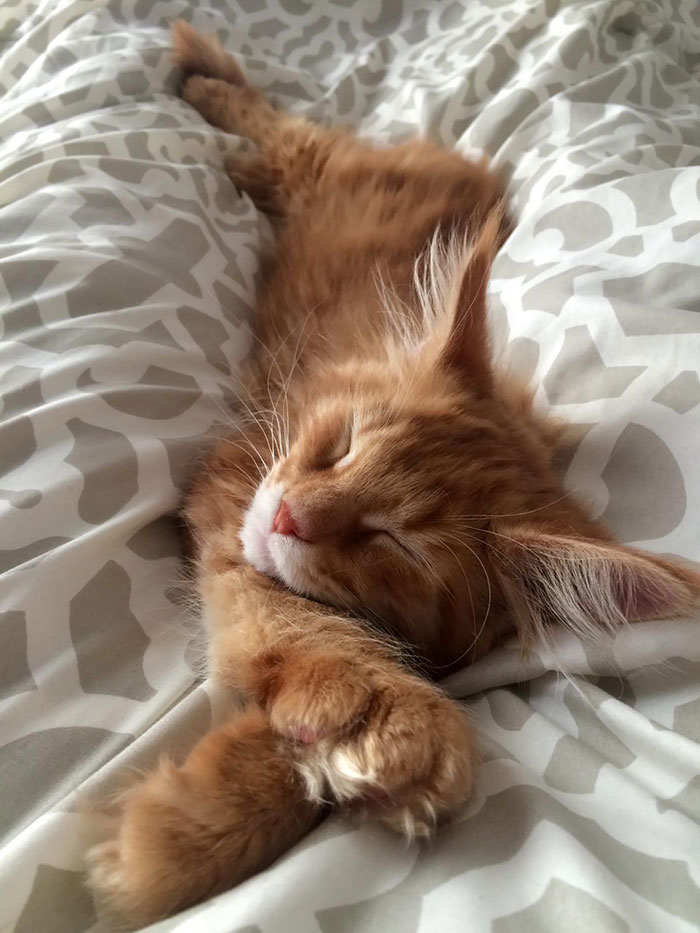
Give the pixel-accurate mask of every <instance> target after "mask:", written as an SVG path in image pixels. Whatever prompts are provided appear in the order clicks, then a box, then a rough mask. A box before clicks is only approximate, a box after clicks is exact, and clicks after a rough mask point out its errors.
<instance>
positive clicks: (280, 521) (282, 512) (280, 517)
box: [272, 499, 299, 538]
mask: <svg viewBox="0 0 700 933" xmlns="http://www.w3.org/2000/svg"><path fill="white" fill-rule="evenodd" d="M272 530H273V531H276V532H277V534H278V535H292V536H293V537H295V538H298V537H299V531H298V529H297V526H296V523H295V521H294V519H293V518H292V512H291V509H290V508H289V506H288V505H287V503H286V502H285V501H284V499H282V501H281V502H280V507H279V509H278V510H277V515H275V519H274V521H273V522H272Z"/></svg>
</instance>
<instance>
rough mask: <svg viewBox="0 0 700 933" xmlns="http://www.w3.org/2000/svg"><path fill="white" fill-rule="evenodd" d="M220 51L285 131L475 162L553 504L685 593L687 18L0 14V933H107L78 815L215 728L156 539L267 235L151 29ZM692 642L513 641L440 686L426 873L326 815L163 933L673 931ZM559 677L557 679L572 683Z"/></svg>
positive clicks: (693, 884) (223, 386)
mask: <svg viewBox="0 0 700 933" xmlns="http://www.w3.org/2000/svg"><path fill="white" fill-rule="evenodd" d="M179 16H181V17H184V18H186V19H189V20H191V21H192V22H193V23H194V24H195V25H196V26H198V27H199V28H201V29H204V30H206V31H210V32H216V33H217V34H218V35H219V36H220V38H222V40H224V41H225V43H226V45H227V46H228V47H229V48H230V49H231V50H232V51H234V52H236V53H237V54H238V55H239V56H240V58H241V60H242V62H243V64H244V65H245V68H246V70H247V72H248V74H249V75H250V77H251V79H252V80H253V81H254V82H255V83H257V84H259V85H260V86H261V87H263V88H264V89H266V90H267V91H268V92H269V93H270V94H272V95H273V96H274V97H275V98H276V99H277V100H279V101H280V102H281V103H283V104H284V105H285V106H288V107H290V108H291V109H293V110H295V111H297V112H299V113H304V114H308V115H310V116H313V117H314V118H318V119H321V120H323V121H328V122H329V123H338V122H340V123H347V124H351V125H354V126H356V127H358V128H359V129H360V131H361V132H363V133H366V134H367V135H370V136H372V137H374V138H377V139H380V140H384V141H398V140H401V139H404V138H406V137H408V136H410V135H411V134H414V133H416V132H419V133H423V134H426V135H428V136H430V137H432V138H435V139H439V140H441V141H442V142H443V143H445V144H446V145H449V146H456V147H458V148H459V149H460V150H461V151H462V152H464V153H466V154H480V153H482V152H487V153H488V154H490V155H491V156H492V157H493V159H494V160H495V162H496V163H497V164H498V165H499V166H501V167H503V169H504V171H505V172H506V175H507V177H508V178H509V179H510V181H509V185H510V191H511V193H512V198H513V208H514V213H515V215H516V216H517V218H518V223H517V227H516V229H515V232H514V233H513V235H512V236H511V237H510V239H509V240H508V242H507V244H506V246H505V247H504V249H503V251H502V253H501V254H500V255H499V257H498V259H497V262H496V265H495V269H494V273H493V279H492V284H491V314H492V320H493V329H494V332H495V334H496V337H497V339H498V340H499V341H500V342H501V344H502V345H503V348H504V349H503V353H504V355H505V358H506V360H507V361H508V363H509V365H511V366H513V367H514V368H515V369H517V370H518V371H519V372H522V373H523V374H526V375H530V376H532V377H533V378H534V380H535V382H536V384H537V386H538V389H537V397H538V400H539V401H540V402H541V403H542V404H543V405H548V406H551V407H552V408H553V409H554V411H555V412H557V413H558V414H560V415H562V416H564V417H566V418H568V419H570V420H571V421H572V422H573V423H574V424H575V425H576V431H577V444H576V447H575V450H574V451H573V453H572V456H571V458H570V460H569V462H568V463H567V464H566V468H567V471H568V472H567V484H568V486H569V487H570V488H572V489H575V490H576V491H577V492H579V494H581V495H583V496H585V497H587V498H588V500H589V501H591V502H592V503H593V504H594V508H595V511H596V513H597V514H598V515H600V516H602V517H603V519H604V520H605V521H606V522H607V523H608V524H609V525H610V526H611V527H612V528H613V529H614V530H615V531H616V533H617V534H618V535H619V537H620V538H621V539H622V540H624V541H627V542H632V543H635V544H639V545H640V546H642V547H644V548H648V549H649V550H652V551H656V552H660V553H666V554H672V555H678V556H681V557H684V558H686V559H687V560H690V561H696V562H697V561H700V535H699V534H698V520H699V516H700V471H699V470H698V462H699V461H700V378H699V377H700V82H699V81H698V78H700V8H698V6H697V3H696V2H695V0H568V2H567V0H529V2H528V3H522V2H519V0H435V2H432V3H430V4H426V3H423V2H420V0H401V2H399V0H396V2H391V3H389V2H388V0H387V2H385V3H380V2H378V0H362V2H358V3H350V2H347V0H325V2H318V3H314V2H311V0H202V2H200V3H196V4H195V3H188V2H184V0H170V2H167V3H166V2H164V0H154V2H146V0H3V3H2V6H0V88H1V90H2V96H1V97H0V332H1V334H2V338H1V340H0V387H1V388H0V565H1V569H2V576H0V635H1V637H2V648H1V650H0V668H1V670H2V673H1V675H0V800H1V801H2V803H1V805H0V833H1V836H2V838H1V845H2V848H1V849H0V929H2V930H8V931H15V933H43V931H51V933H84V931H88V930H94V931H96V930H98V929H100V927H99V926H98V925H97V920H96V917H95V914H94V911H93V907H92V904H91V901H90V898H89V896H88V895H87V893H86V891H85V888H84V885H83V882H84V875H83V870H84V863H83V859H84V854H85V851H86V849H87V848H88V847H89V846H90V845H92V844H94V843H96V842H98V841H100V840H101V839H102V838H104V836H105V834H106V833H107V832H108V825H107V822H106V819H105V817H104V816H103V815H102V814H101V813H100V812H97V811H96V810H95V809H94V806H93V805H94V803H95V802H96V801H99V800H100V799H102V798H103V796H104V795H105V794H109V793H112V792H113V791H114V790H115V789H116V788H118V787H119V786H120V782H123V780H124V775H125V774H128V773H129V772H130V770H132V769H135V768H136V769H138V768H142V767H147V766H148V765H149V764H151V763H153V762H154V761H155V760H156V759H157V758H158V756H160V755H161V754H163V753H165V752H167V753H171V754H174V755H175V756H178V755H181V754H183V753H184V752H185V751H186V750H187V749H188V748H189V747H190V746H191V744H193V742H194V741H195V739H196V738H197V737H199V736H200V735H201V734H202V733H203V732H204V731H205V730H206V729H207V728H208V727H209V725H210V724H211V723H212V721H214V720H216V718H217V717H218V716H220V715H221V713H222V710H223V709H225V707H226V704H227V703H228V702H229V700H228V698H226V697H223V696H221V695H220V694H219V693H217V691H216V690H215V689H214V688H213V687H212V686H211V684H209V683H208V682H206V681H203V680H202V678H201V676H200V675H199V665H200V662H199V658H200V656H201V650H200V648H199V646H198V641H199V639H198V632H197V624H196V619H195V618H194V616H193V613H192V612H191V611H190V610H188V608H187V607H186V604H183V602H182V600H181V598H180V597H179V593H178V591H179V577H178V560H177V555H178V546H177V536H176V530H175V524H174V520H173V513H174V509H175V507H176V504H177V501H178V490H179V489H180V488H181V485H182V483H183V481H184V478H185V476H186V475H187V471H188V469H189V468H191V464H192V461H193V458H194V457H195V455H196V452H197V451H198V449H199V448H200V447H201V444H202V439H203V438H205V437H207V436H211V434H212V433H214V432H216V431H218V430H220V429H221V426H222V425H226V424H227V423H229V421H230V419H231V418H232V417H235V416H234V415H232V413H231V405H232V404H233V401H234V396H233V391H232V383H233V377H234V375H235V371H236V367H237V365H238V363H239V361H240V360H241V359H242V358H243V356H244V355H245V353H246V352H247V350H248V348H249V345H250V338H249V336H248V333H249V331H248V325H249V322H250V321H251V319H252V315H253V295H254V280H255V273H256V268H257V262H258V257H259V255H260V250H261V248H262V247H263V245H264V243H265V241H266V238H267V237H268V236H269V228H268V223H267V221H266V218H265V217H264V216H263V215H261V214H259V213H258V212H257V211H256V209H255V208H254V207H253V205H252V203H251V202H250V200H249V199H248V198H247V197H246V196H243V195H240V194H239V193H238V192H237V191H236V190H235V189H234V188H233V187H232V186H231V185H230V184H229V183H228V181H227V180H226V178H225V176H224V173H223V171H222V154H223V153H224V151H225V150H226V148H227V147H230V146H235V145H237V144H238V142H237V140H236V139H235V138H228V139H227V138H225V137H224V135H223V134H222V133H220V132H219V131H217V130H215V129H213V128H212V127H210V126H208V125H206V124H205V123H204V122H203V121H202V119H201V118H200V117H199V116H198V115H197V114H196V113H195V112H194V111H192V110H191V109H190V108H189V107H188V106H187V105H186V104H184V103H183V102H182V101H180V100H179V99H178V98H177V96H176V75H175V73H174V71H173V69H172V67H171V65H170V62H169V59H168V54H167V46H168V42H169V36H168V27H169V24H170V22H171V21H172V20H174V19H175V18H177V17H179ZM699 635H700V631H699V627H698V621H697V619H695V620H693V619H679V620H674V621H672V622H669V621H659V622H650V623H645V624H643V625H637V626H634V627H630V628H629V629H626V630H624V631H621V632H620V633H619V634H618V635H617V637H616V638H614V639H613V640H612V641H610V643H609V644H605V645H602V646H599V647H597V648H596V649H595V650H593V648H592V647H591V646H590V645H588V644H583V643H581V642H580V641H578V640H577V639H576V638H575V637H574V636H572V635H565V634H561V635H560V636H558V637H557V638H556V639H555V641H554V643H553V644H552V645H551V646H547V647H545V646H538V647H536V648H535V650H534V651H533V652H532V653H531V654H530V655H529V656H528V657H526V658H523V657H522V656H521V654H520V652H519V650H518V649H517V647H515V646H513V645H506V646H505V647H503V648H501V649H499V650H498V651H497V652H494V653H493V654H492V655H490V656H489V657H487V658H486V659H484V660H483V661H482V662H480V663H479V664H477V665H475V666H474V667H472V668H471V669H469V670H465V671H461V672H459V673H457V674H455V675H453V676H452V677H451V678H450V679H449V681H448V682H447V684H446V686H447V687H448V689H449V690H450V691H451V692H452V693H453V694H454V695H455V696H457V697H460V698H463V701H464V703H465V704H466V705H467V707H468V708H469V709H470V711H471V713H472V715H473V717H474V719H475V721H476V722H477V724H478V728H479V732H480V735H481V745H482V752H483V764H482V766H481V770H480V776H479V781H478V789H477V793H476V795H475V798H474V800H473V802H472V803H471V805H470V806H469V808H468V810H467V811H466V812H465V813H464V814H463V817H462V818H460V819H459V820H458V821H457V822H456V823H455V824H454V825H453V826H451V827H449V828H446V829H444V830H443V831H441V832H440V833H439V834H438V836H437V838H436V839H435V841H434V843H433V844H432V845H430V846H428V847H423V848H421V847H418V846H406V845H404V844H403V843H402V842H401V841H400V840H398V839H396V838H395V837H393V836H392V835H390V834H389V833H388V832H385V831H383V830H380V829H379V828H378V827H375V826H371V825H365V826H361V827H358V826H354V825H352V824H351V823H348V822H346V821H344V820H342V819H340V818H337V817H334V818H332V819H329V820H328V821H326V822H325V823H324V824H323V825H322V826H321V827H320V828H319V829H317V830H316V831H315V832H314V833H313V834H312V835H311V836H310V837H309V838H308V839H306V840H304V841H303V842H302V843H301V844H300V845H299V846H297V847H296V848H295V849H294V850H293V851H291V852H290V853H289V854H288V855H287V856H286V857H284V858H283V859H282V860H280V861H279V862H278V863H277V864H275V865H274V866H273V867H271V868H270V869H269V870H268V871H266V872H264V873H263V874H261V875H259V876H258V877H255V878H253V879H251V880H249V881H248V882H246V883H245V884H243V885H241V886H240V887H238V888H237V889H235V890H233V891H230V892H228V893H226V894H224V895H221V896H219V897H218V898H216V899H214V900H212V901H210V902H208V903H206V904H202V905H200V906H198V907H195V908H193V909H191V910H190V911H187V912H186V913H184V914H181V915H179V916H176V917H173V918H171V919H169V920H166V921H164V922H162V923H160V924H157V925H156V926H154V927H152V928H151V929H152V930H153V931H154V933H155V931H156V930H157V931H159V933H165V931H173V933H174V931H178V933H186V931H187V933H191V931H199V930H206V931H208V933H234V931H235V933H243V931H246V933H254V931H255V933H278V931H284V933H313V931H317V933H349V931H354V930H361V931H363V933H373V931H374V933H409V931H416V933H419V931H420V933H426V931H431V933H432V931H437V930H440V931H443V930H450V931H451V930H455V931H457V930H464V929H468V930H469V931H470V933H481V931H494V933H525V931H529V930H537V931H552V933H555V931H556V933H558V931H560V930H563V929H566V930H571V931H576V930H580V931H591V930H596V931H605V933H608V931H609V933H622V931H625V930H635V931H636V930H644V931H659V933H676V931H677V933H690V931H692V930H696V929H697V928H698V924H699V923H700V828H699V825H698V823H699V821H700V777H699V775H700V744H699V743H700V637H698V636H699ZM562 669H563V670H565V671H566V672H567V673H566V675H562V674H561V673H559V671H560V670H562Z"/></svg>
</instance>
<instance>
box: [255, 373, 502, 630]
mask: <svg viewBox="0 0 700 933" xmlns="http://www.w3.org/2000/svg"><path fill="white" fill-rule="evenodd" d="M426 392H427V390H426V391H424V392H421V391H420V390H418V391H416V386H413V387H409V386H406V389H405V391H399V392H397V387H396V384H395V383H394V384H393V385H390V386H389V385H387V387H386V391H385V392H384V393H383V394H382V393H380V392H379V391H378V387H377V386H376V385H373V387H372V391H364V392H363V391H358V390H356V391H354V392H352V393H346V394H343V393H339V394H338V395H337V396H335V397H324V399H323V400H322V401H321V402H319V404H318V405H317V407H316V408H315V409H314V410H313V411H310V412H308V413H306V415H305V417H304V419H303V422H302V424H301V425H300V426H299V429H298V431H297V433H296V438H295V441H294V443H293V444H292V447H291V449H290V452H289V455H288V456H287V457H285V458H284V459H282V460H279V461H278V462H277V463H276V464H275V465H274V466H273V468H272V469H271V470H270V472H269V474H268V476H267V477H266V478H265V480H264V481H263V482H262V483H261V484H260V486H259V488H258V490H257V493H256V495H255V498H254V501H253V503H252V504H251V506H250V508H249V510H248V512H247V514H246V516H245V520H244V525H243V529H242V533H241V539H242V542H243V545H244V552H245V555H246V558H247V560H248V561H249V562H250V563H251V564H253V565H254V566H255V567H256V568H257V569H258V570H260V571H262V572H264V573H267V574H269V575H270V576H273V577H276V578H277V579H279V580H281V581H282V582H283V583H285V584H286V585H287V586H289V587H290V589H292V590H294V591H295V592H297V593H300V594H302V595H305V596H310V597H312V598H315V599H318V600H321V601H323V602H326V603H330V604H332V605H337V606H341V607H347V608H350V609H353V610H358V611H360V612H364V613H368V614H370V615H372V616H375V617H378V618H380V619H382V620H384V621H386V622H388V623H389V624H390V625H392V626H394V627H395V628H397V629H398V630H399V631H401V632H403V633H404V634H408V635H410V636H411V637H412V639H413V640H414V641H416V642H418V643H419V644H420V643H426V641H429V640H430V636H431V635H432V634H433V633H435V632H436V631H437V626H438V623H439V622H442V623H443V624H444V620H445V617H446V616H448V615H450V614H454V611H455V610H457V611H458V613H459V616H460V619H461V620H462V625H465V623H466V625H467V626H468V625H469V620H470V619H471V627H472V628H473V630H474V634H475V635H476V632H477V631H478V629H479V627H480V625H481V624H482V622H483V620H484V618H485V615H486V613H487V610H488V604H489V600H490V597H491V593H490V583H489V581H488V578H487V576H486V568H485V561H486V549H485V546H484V543H483V540H482V539H483V534H482V530H483V528H484V527H485V525H486V520H485V518H484V513H485V512H486V511H487V507H486V503H487V500H488V498H489V497H488V494H487V487H488V486H489V482H490V481H489V478H488V476H486V475H483V473H482V474H481V475H480V474H479V471H475V469H474V457H473V444H474V440H475V436H477V435H479V433H480V432H482V433H483V426H481V425H479V424H477V423H474V424H470V423H469V418H468V417H466V418H465V415H464V413H463V412H462V411H458V410H455V408H454V407H453V406H452V405H451V404H450V403H449V402H448V401H446V400H445V399H439V398H430V397H429V393H428V396H427V397H426ZM472 420H473V419H472ZM470 448H471V453H472V456H471V457H470ZM470 516H471V518H470Z"/></svg>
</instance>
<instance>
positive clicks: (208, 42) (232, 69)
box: [172, 19, 248, 86]
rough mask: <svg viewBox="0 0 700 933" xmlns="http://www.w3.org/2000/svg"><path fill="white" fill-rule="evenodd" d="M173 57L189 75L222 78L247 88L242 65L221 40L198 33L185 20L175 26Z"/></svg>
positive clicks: (229, 82)
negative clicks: (224, 46) (240, 65)
mask: <svg viewBox="0 0 700 933" xmlns="http://www.w3.org/2000/svg"><path fill="white" fill-rule="evenodd" d="M172 58H173V61H174V62H175V64H176V65H177V66H178V68H180V69H181V70H182V71H183V72H184V74H185V75H187V76H189V75H202V76H203V77H205V78H218V79H219V80H220V81H226V83H227V84H235V85H239V86H241V85H246V84H247V83H248V82H247V81H246V79H245V76H244V74H243V72H242V71H241V69H240V67H239V65H238V63H237V62H236V60H235V59H234V58H232V56H231V55H229V54H228V53H227V52H225V51H224V48H223V46H222V45H221V43H220V42H219V40H218V39H215V38H214V37H213V36H205V35H204V33H201V32H198V31H197V30H196V29H194V27H192V26H190V24H189V23H186V22H185V21H184V20H183V19H179V20H177V21H176V22H175V23H173V50H172Z"/></svg>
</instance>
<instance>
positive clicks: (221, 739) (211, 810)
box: [88, 708, 322, 929]
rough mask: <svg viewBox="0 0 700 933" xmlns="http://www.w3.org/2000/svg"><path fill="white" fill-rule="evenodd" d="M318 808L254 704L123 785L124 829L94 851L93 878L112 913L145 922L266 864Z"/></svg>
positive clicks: (311, 823) (103, 904)
mask: <svg viewBox="0 0 700 933" xmlns="http://www.w3.org/2000/svg"><path fill="white" fill-rule="evenodd" d="M321 814H322V809H321V807H320V806H319V805H315V804H312V803H309V802H308V800H307V799H306V798H305V788H304V785H303V782H302V780H301V779H300V777H299V776H298V774H297V772H296V771H295V769H294V764H293V759H292V757H291V754H290V751H289V746H288V745H287V744H286V743H285V742H284V740H283V739H281V738H280V737H279V735H276V734H274V733H273V732H272V731H271V729H270V726H269V723H268V721H267V719H266V717H265V716H264V714H263V713H262V712H261V711H260V710H258V709H255V708H251V709H249V710H248V711H246V712H244V713H242V714H240V715H239V716H237V717H236V718H235V719H234V720H232V721H231V722H230V723H228V724H227V725H225V726H223V727H222V728H219V729H216V730H214V731H213V732H210V733H209V734H208V735H207V736H206V737H205V738H204V739H203V740H202V741H201V742H200V743H199V744H198V745H197V746H196V747H195V748H194V750H193V751H192V752H191V753H190V755H189V757H188V758H187V760H186V761H185V763H184V764H183V765H182V766H181V767H179V768H178V767H175V765H174V764H172V763H171V762H163V763H161V765H160V766H159V767H158V768H157V769H156V770H154V771H153V772H152V773H151V774H150V775H148V777H146V779H145V780H144V781H143V782H141V783H140V784H138V785H136V786H135V787H134V788H133V789H132V790H130V791H128V792H127V794H126V795H125V798H124V802H123V811H122V816H121V820H120V824H119V832H118V835H117V836H116V837H115V838H114V839H112V840H110V841H108V842H104V843H101V844H100V845H97V846H95V847H94V848H93V849H92V850H91V851H90V853H89V854H88V863H89V884H90V887H91V888H92V890H93V892H94V894H95V897H96V900H97V902H98V904H99V905H100V906H101V907H102V908H103V909H104V910H105V911H106V912H107V913H108V914H112V915H114V916H115V917H116V918H119V919H120V920H121V921H126V922H128V923H129V924H130V926H129V929H134V928H135V927H136V926H138V927H141V926H142V925H145V924H147V923H150V922H152V921H154V920H157V919H160V918H162V917H165V916H167V915H168V914H171V913H174V912H176V911H177V910H182V909H183V908H185V907H187V906H189V905H190V904H194V903H197V902H198V901H201V900H202V899H204V898H205V897H208V896H210V895H212V894H214V893H216V892H217V891H222V890H225V889H227V888H229V887H231V886H233V885H234V884H238V883H239V882H241V881H243V880H244V879H245V878H247V877H249V876H250V875H252V874H254V873H255V872H258V871H261V870H262V869H263V868H266V867H267V866H268V865H270V864H271V862H273V861H274V860H275V859H276V858H277V857H278V856H280V855H281V854H282V853H283V852H285V851H286V850H287V849H289V848H290V846H292V845H293V844H294V843H295V842H296V841H297V840H298V839H300V838H301V837H302V836H304V835H305V834H306V833H307V832H309V830H310V829H311V828H312V827H313V826H314V825H315V824H316V823H317V822H318V820H319V819H320V817H321Z"/></svg>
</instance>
